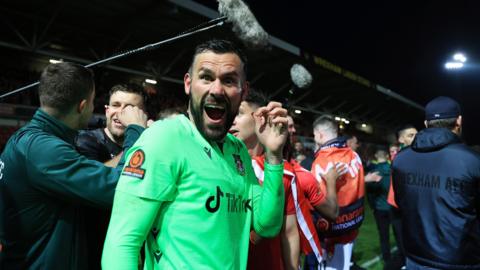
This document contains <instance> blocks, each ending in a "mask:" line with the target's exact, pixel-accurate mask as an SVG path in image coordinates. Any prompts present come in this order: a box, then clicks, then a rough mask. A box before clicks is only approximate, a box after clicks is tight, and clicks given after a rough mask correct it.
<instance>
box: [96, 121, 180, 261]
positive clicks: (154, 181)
mask: <svg viewBox="0 0 480 270" xmlns="http://www.w3.org/2000/svg"><path fill="white" fill-rule="evenodd" d="M162 124H163V125H158V126H156V127H151V128H149V129H147V130H146V131H145V133H144V134H143V135H142V137H141V138H140V139H139V140H138V141H137V142H136V144H135V145H134V146H133V147H132V148H131V149H130V150H129V151H128V152H127V153H126V157H127V160H128V162H127V164H128V165H127V166H125V168H124V170H123V172H122V175H121V177H120V179H119V181H118V184H117V187H116V193H115V199H114V203H113V211H112V216H111V218H110V223H109V226H108V232H107V237H106V240H105V244H104V248H103V255H102V267H103V269H115V270H118V269H137V265H138V252H139V250H140V247H141V245H142V243H143V241H144V240H145V238H146V235H147V234H148V232H149V231H150V229H151V227H152V224H153V222H154V221H155V218H156V216H157V214H158V211H160V208H161V206H162V202H165V201H171V200H173V199H174V197H175V194H176V180H177V178H178V176H179V175H180V172H181V166H182V163H181V160H182V159H181V155H183V154H182V153H183V151H181V149H178V144H175V143H172V141H171V138H177V139H178V140H179V141H181V140H182V139H183V138H181V137H180V136H179V134H178V133H177V132H176V130H174V129H175V126H171V125H170V124H171V122H167V123H165V122H164V123H162ZM174 132H175V133H174ZM165 153H169V154H168V155H166V154H165ZM131 165H133V167H131ZM132 171H133V172H134V173H131V172H132Z"/></svg>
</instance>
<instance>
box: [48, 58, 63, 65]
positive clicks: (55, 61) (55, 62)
mask: <svg viewBox="0 0 480 270" xmlns="http://www.w3.org/2000/svg"><path fill="white" fill-rule="evenodd" d="M48 62H50V64H58V63H62V62H63V60H62V59H60V60H57V59H50V60H48Z"/></svg>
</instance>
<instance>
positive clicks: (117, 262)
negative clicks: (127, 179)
mask: <svg viewBox="0 0 480 270" xmlns="http://www.w3.org/2000/svg"><path fill="white" fill-rule="evenodd" d="M161 205H162V202H161V201H157V200H151V199H146V198H141V197H138V196H134V195H132V194H128V193H125V192H122V191H117V192H116V193H115V199H114V202H113V209H112V215H111V217H110V223H109V226H108V232H107V236H106V239H105V245H104V247H103V254H102V269H115V270H120V269H132V270H135V269H138V257H139V254H140V248H141V247H142V244H143V242H144V241H145V239H146V237H147V234H148V232H149V231H150V228H151V227H152V224H153V222H154V221H155V217H156V216H157V213H158V211H159V209H160V207H161Z"/></svg>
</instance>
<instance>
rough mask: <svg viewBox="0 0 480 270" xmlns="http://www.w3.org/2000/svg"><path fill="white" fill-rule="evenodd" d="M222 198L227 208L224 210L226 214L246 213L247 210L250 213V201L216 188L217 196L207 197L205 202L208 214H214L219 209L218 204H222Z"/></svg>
mask: <svg viewBox="0 0 480 270" xmlns="http://www.w3.org/2000/svg"><path fill="white" fill-rule="evenodd" d="M222 197H225V198H224V199H223V200H226V203H227V206H226V208H227V209H226V210H227V212H228V213H246V212H247V211H248V210H250V211H252V206H251V205H250V203H251V201H252V200H251V199H247V198H244V197H243V196H242V195H238V194H233V193H228V192H225V193H223V191H222V190H221V189H220V187H219V186H217V194H216V195H214V196H210V197H208V199H207V201H206V202H205V208H207V211H208V212H210V213H215V212H217V211H218V209H220V203H221V202H222Z"/></svg>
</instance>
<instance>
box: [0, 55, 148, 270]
mask: <svg viewBox="0 0 480 270" xmlns="http://www.w3.org/2000/svg"><path fill="white" fill-rule="evenodd" d="M39 95H40V109H38V110H37V112H36V113H35V115H34V116H33V119H32V121H31V122H30V123H29V124H27V125H26V126H24V127H23V128H21V129H20V130H19V131H18V132H16V133H15V134H14V135H13V136H12V137H11V138H10V140H9V141H8V143H7V146H6V148H5V151H4V152H3V153H2V155H1V158H0V163H2V164H4V168H3V170H2V173H1V177H0V185H1V189H2V196H1V197H0V203H1V204H2V209H1V210H2V213H0V214H1V215H2V218H3V219H4V226H5V232H4V233H5V234H4V237H5V241H6V243H5V246H4V250H3V253H4V261H3V263H4V265H3V267H4V268H3V269H27V268H28V269H86V268H87V262H86V259H85V258H86V256H87V248H86V243H85V226H84V213H83V210H82V209H83V206H85V205H92V206H97V207H99V208H103V209H108V208H110V207H111V206H112V202H113V195H114V189H115V186H116V184H117V180H118V177H119V175H120V171H121V166H122V164H121V163H120V164H119V166H118V167H116V168H115V169H113V168H108V167H105V166H104V165H103V164H102V163H99V162H97V161H94V160H89V159H87V158H85V157H84V156H83V155H80V154H79V153H78V152H77V151H76V150H75V147H74V138H75V136H76V135H77V130H78V129H82V128H85V127H86V126H87V123H88V119H89V118H90V117H91V115H92V112H93V99H94V96H95V87H94V80H93V73H92V72H91V71H90V70H88V69H86V68H84V67H82V66H80V65H77V64H72V63H67V62H65V63H59V64H53V65H49V66H47V67H46V68H45V69H44V71H43V72H42V75H41V78H40V86H39ZM139 115H141V114H140V112H139V110H138V109H135V108H132V107H127V108H125V109H124V111H123V112H122V113H120V116H119V121H120V122H121V123H122V124H124V125H125V126H128V127H127V130H126V133H125V134H126V135H125V140H124V145H123V146H124V149H125V150H126V149H128V148H129V147H130V146H131V145H132V144H133V142H134V141H135V140H136V139H137V138H138V137H139V136H140V133H141V132H142V131H143V129H144V128H143V127H140V126H138V125H136V124H135V123H136V122H135V120H136V118H138V116H139Z"/></svg>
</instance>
